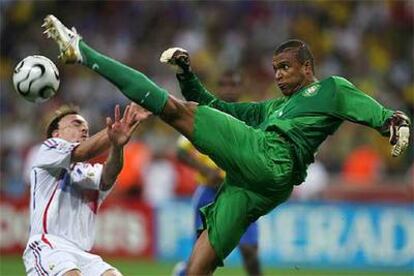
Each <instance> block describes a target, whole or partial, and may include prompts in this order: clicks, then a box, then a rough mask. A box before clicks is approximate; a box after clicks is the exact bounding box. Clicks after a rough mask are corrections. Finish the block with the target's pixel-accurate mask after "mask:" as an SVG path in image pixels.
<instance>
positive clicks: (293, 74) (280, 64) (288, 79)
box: [272, 51, 307, 96]
mask: <svg viewBox="0 0 414 276" xmlns="http://www.w3.org/2000/svg"><path fill="white" fill-rule="evenodd" d="M272 66H273V70H274V72H275V79H276V84H277V86H278V87H279V89H280V91H282V93H283V95H285V96H289V95H292V94H293V93H295V92H296V91H298V90H299V89H300V88H302V87H303V86H305V85H306V84H307V83H306V74H305V70H306V66H305V65H303V64H301V63H300V62H299V61H298V60H297V58H296V53H295V51H285V52H282V53H280V54H277V55H275V56H273V60H272Z"/></svg>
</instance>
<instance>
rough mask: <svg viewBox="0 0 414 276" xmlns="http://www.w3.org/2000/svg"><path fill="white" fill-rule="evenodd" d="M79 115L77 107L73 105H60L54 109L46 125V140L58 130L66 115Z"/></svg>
mask: <svg viewBox="0 0 414 276" xmlns="http://www.w3.org/2000/svg"><path fill="white" fill-rule="evenodd" d="M71 114H79V107H77V106H75V105H62V106H60V107H59V108H58V109H56V110H55V111H54V112H53V113H52V114H51V115H49V120H47V123H46V138H51V137H52V134H53V131H55V130H56V129H58V128H59V122H60V120H61V119H62V118H63V117H65V116H66V115H71Z"/></svg>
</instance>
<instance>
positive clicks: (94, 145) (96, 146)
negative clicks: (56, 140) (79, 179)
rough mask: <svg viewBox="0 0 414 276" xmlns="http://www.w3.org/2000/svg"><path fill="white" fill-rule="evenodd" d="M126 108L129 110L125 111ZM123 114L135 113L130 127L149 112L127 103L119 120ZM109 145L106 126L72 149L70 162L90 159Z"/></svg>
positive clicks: (122, 119) (144, 117)
mask: <svg viewBox="0 0 414 276" xmlns="http://www.w3.org/2000/svg"><path fill="white" fill-rule="evenodd" d="M127 110H129V111H128V112H127ZM125 114H135V116H136V117H135V119H134V120H135V121H131V122H129V123H130V126H129V127H132V126H133V125H134V124H135V123H136V121H141V120H144V119H146V118H147V117H148V116H149V115H150V113H149V112H148V111H146V110H144V109H142V108H141V107H139V106H138V105H137V104H134V103H132V104H129V105H127V107H126V108H125V112H124V115H123V117H122V118H121V119H120V121H124V120H125V119H126V118H125ZM110 145H111V142H110V139H109V136H108V130H107V128H104V129H102V130H101V131H99V132H98V133H96V134H95V135H93V136H91V137H90V138H88V139H87V140H86V141H84V142H82V143H80V144H79V145H78V146H77V147H76V148H75V149H74V150H73V151H72V156H71V162H74V163H76V162H83V161H87V160H90V159H92V158H94V157H96V156H98V155H100V154H102V153H103V152H104V151H106V150H107V149H108V148H109V147H110Z"/></svg>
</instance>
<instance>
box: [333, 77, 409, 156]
mask: <svg viewBox="0 0 414 276" xmlns="http://www.w3.org/2000/svg"><path fill="white" fill-rule="evenodd" d="M333 79H334V81H335V94H334V103H335V104H334V105H335V109H334V110H335V111H334V115H335V116H337V117H339V118H341V119H344V120H348V121H351V122H355V123H358V124H362V125H366V126H369V127H371V128H374V129H376V130H377V131H378V132H379V133H381V134H382V135H383V136H387V137H390V143H391V144H392V145H393V150H392V155H393V156H398V155H400V154H401V152H402V151H404V150H405V148H406V147H407V146H408V139H409V126H410V124H411V122H410V120H409V118H408V117H407V116H406V115H405V114H404V113H403V112H401V111H393V110H390V109H387V108H385V107H384V106H382V105H381V104H380V103H378V102H377V101H376V100H374V99H373V98H371V97H370V96H368V95H367V94H365V93H364V92H362V91H361V90H359V89H358V88H356V87H355V86H354V85H353V84H352V83H350V82H349V81H347V80H346V79H344V78H340V77H334V78H333Z"/></svg>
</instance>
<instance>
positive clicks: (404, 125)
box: [388, 111, 411, 157]
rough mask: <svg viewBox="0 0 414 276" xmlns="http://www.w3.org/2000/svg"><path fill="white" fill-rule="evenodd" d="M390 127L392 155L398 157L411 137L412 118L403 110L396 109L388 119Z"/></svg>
mask: <svg viewBox="0 0 414 276" xmlns="http://www.w3.org/2000/svg"><path fill="white" fill-rule="evenodd" d="M388 123H389V128H390V144H391V145H392V149H391V155H392V156H393V157H398V156H400V155H401V153H403V152H404V151H405V150H406V149H407V147H408V143H409V139H410V125H411V123H410V119H409V118H408V116H407V115H405V114H404V113H403V112H401V111H395V112H394V114H393V115H392V116H391V117H390V118H389V119H388Z"/></svg>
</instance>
